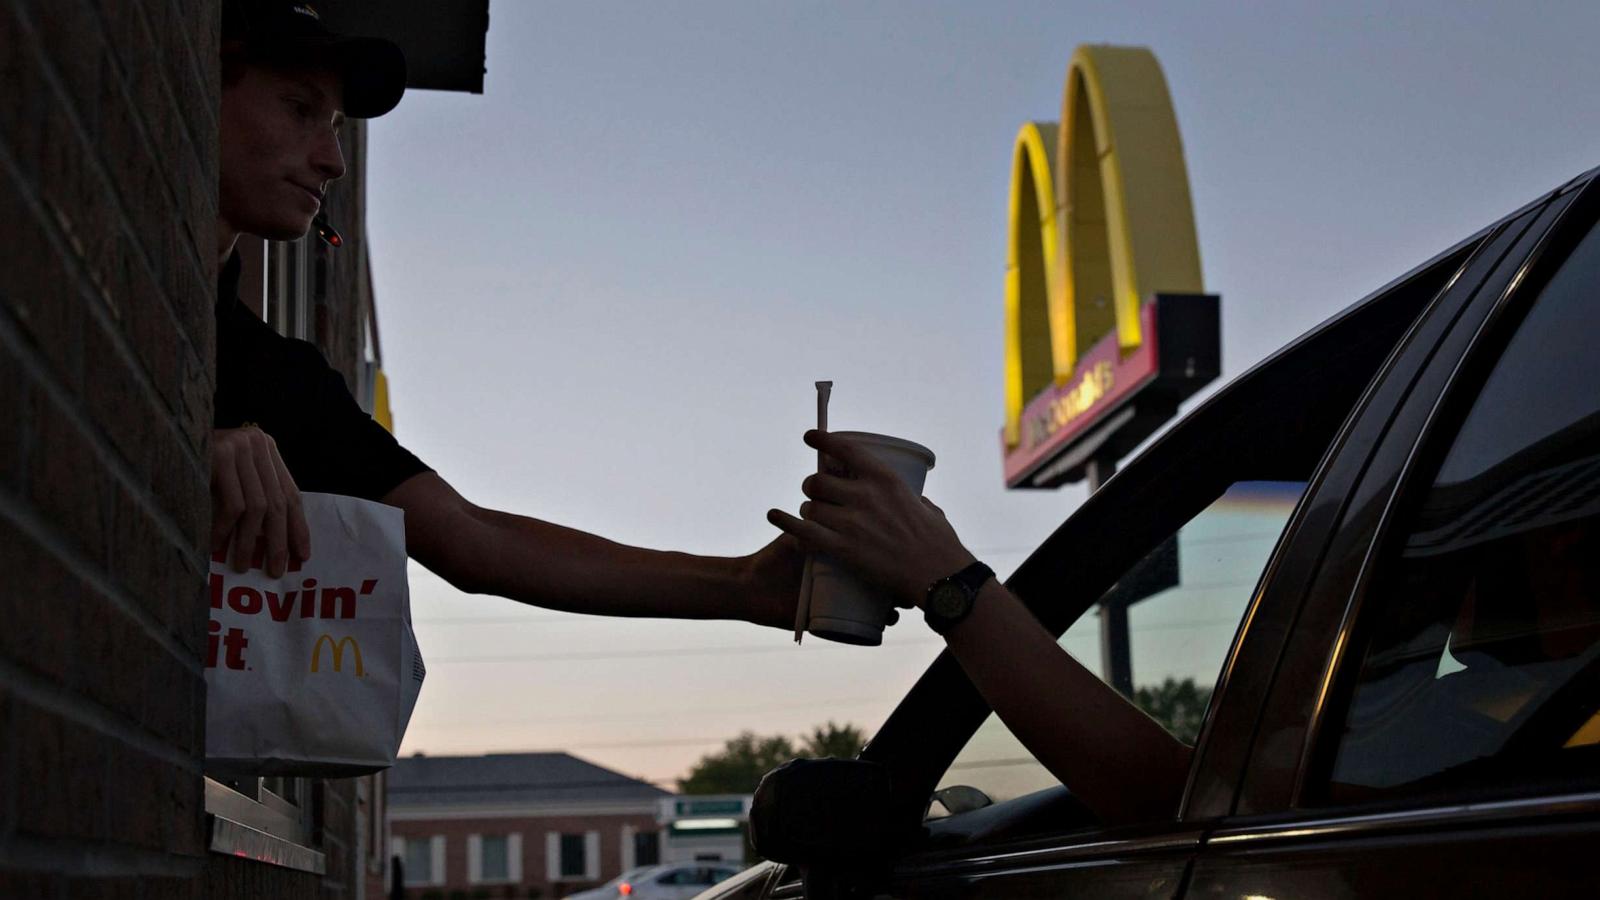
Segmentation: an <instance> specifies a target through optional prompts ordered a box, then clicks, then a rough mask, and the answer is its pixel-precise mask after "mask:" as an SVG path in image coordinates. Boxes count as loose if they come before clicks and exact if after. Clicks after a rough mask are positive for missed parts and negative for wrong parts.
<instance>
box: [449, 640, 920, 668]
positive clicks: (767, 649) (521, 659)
mask: <svg viewBox="0 0 1600 900" xmlns="http://www.w3.org/2000/svg"><path fill="white" fill-rule="evenodd" d="M935 644H937V645H939V646H941V647H942V646H944V641H943V640H922V641H898V642H895V643H892V644H884V645H883V646H882V648H880V649H888V648H890V647H928V646H932V645H935ZM846 646H847V645H845V644H834V643H821V642H818V643H817V645H816V649H819V650H840V649H844V648H845V647H846ZM782 652H791V653H792V652H794V648H793V647H791V646H788V645H779V646H771V645H759V646H745V647H679V648H674V649H668V650H632V651H622V652H618V651H614V650H601V651H595V652H592V653H535V654H526V653H524V654H515V655H509V656H451V657H445V658H443V659H430V660H427V663H428V665H430V666H438V665H452V664H462V663H543V662H576V661H599V660H613V659H662V658H669V657H687V656H738V655H742V654H751V653H757V654H759V653H782Z"/></svg>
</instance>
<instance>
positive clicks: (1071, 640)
mask: <svg viewBox="0 0 1600 900" xmlns="http://www.w3.org/2000/svg"><path fill="white" fill-rule="evenodd" d="M1304 486H1305V485H1304V482H1299V481H1250V482H1239V483H1237V484H1234V485H1233V486H1232V487H1230V488H1229V489H1228V490H1227V491H1226V492H1225V493H1224V494H1223V495H1222V496H1221V497H1220V498H1218V499H1217V500H1216V501H1215V502H1213V503H1212V504H1211V505H1210V506H1208V507H1207V508H1206V509H1205V510H1204V511H1202V512H1201V513H1200V514H1199V515H1197V516H1195V517H1194V518H1193V519H1190V520H1189V521H1188V522H1187V523H1184V525H1183V526H1182V527H1181V528H1179V529H1178V530H1177V531H1176V532H1175V533H1174V534H1172V535H1171V537H1170V538H1168V539H1167V540H1166V541H1163V542H1162V543H1161V544H1160V545H1158V546H1157V547H1156V548H1155V549H1154V550H1152V551H1151V552H1150V553H1148V554H1147V555H1146V556H1145V557H1144V558H1143V559H1141V560H1140V561H1139V562H1138V563H1137V564H1135V565H1134V566H1133V567H1131V568H1130V569H1128V571H1127V572H1126V574H1125V575H1124V576H1123V577H1122V578H1121V579H1120V580H1119V581H1118V582H1117V584H1116V585H1114V586H1113V587H1112V588H1111V589H1110V590H1108V591H1107V592H1106V593H1105V595H1104V596H1103V597H1102V598H1101V603H1100V604H1097V605H1096V606H1093V607H1091V608H1090V609H1089V611H1088V612H1086V613H1084V614H1083V615H1082V616H1081V617H1079V619H1078V620H1077V621H1076V622H1074V623H1073V625H1072V627H1071V628H1069V629H1067V631H1066V633H1065V634H1063V635H1062V636H1061V639H1060V641H1059V643H1060V644H1061V646H1062V647H1063V648H1065V649H1066V651H1067V652H1068V653H1070V654H1072V655H1073V656H1074V657H1075V658H1076V659H1077V660H1078V661H1079V662H1081V663H1083V664H1084V665H1085V666H1086V667H1088V668H1089V669H1090V670H1092V671H1095V672H1097V673H1099V674H1100V675H1101V677H1102V678H1103V679H1105V680H1107V681H1109V682H1111V683H1113V684H1115V683H1116V679H1113V678H1111V677H1109V673H1108V666H1107V657H1106V654H1105V653H1104V648H1105V642H1106V639H1107V637H1108V635H1107V634H1106V632H1105V629H1104V628H1103V627H1102V625H1103V623H1102V618H1103V617H1104V615H1105V610H1106V609H1108V608H1113V609H1114V608H1116V607H1121V608H1122V609H1124V610H1126V621H1127V630H1126V635H1127V643H1126V651H1127V658H1128V660H1129V662H1130V663H1131V665H1130V666H1129V670H1130V671H1129V672H1128V674H1129V675H1131V683H1132V685H1133V687H1134V692H1133V696H1134V700H1135V702H1136V703H1138V705H1139V706H1140V707H1141V708H1143V709H1144V710H1145V712H1147V713H1149V714H1150V715H1151V716H1152V717H1154V718H1155V719H1156V720H1157V721H1159V722H1161V724H1162V725H1163V726H1165V727H1166V728H1167V730H1168V731H1170V732H1172V733H1173V734H1174V735H1175V736H1177V737H1178V738H1179V739H1181V740H1183V741H1184V742H1186V743H1191V744H1192V743H1193V742H1194V740H1195V736H1196V735H1197V734H1198V733H1199V730H1200V722H1201V719H1202V718H1203V716H1204V715H1205V710H1206V704H1207V702H1208V701H1209V700H1210V697H1211V689H1212V687H1213V686H1214V685H1215V683H1216V680H1217V675H1218V673H1219V671H1220V669H1221V666H1222V662H1223V659H1224V657H1225V656H1226V654H1227V651H1228V648H1229V646H1231V644H1232V642H1233V638H1234V634H1235V633H1236V632H1237V630H1238V627H1239V620H1240V618H1241V617H1242V615H1243V613H1244V610H1245V608H1246V606H1247V604H1248V603H1249V601H1250V596H1251V591H1252V589H1253V588H1254V587H1255V584H1256V581H1257V579H1258V578H1259V576H1260V574H1261V570H1262V568H1263V567H1264V566H1265V564H1266V561H1267V557H1268V555H1269V554H1270V553H1271V552H1272V548H1273V546H1274V544H1275V543H1276V542H1277V539H1278V535H1279V533H1280V532H1281V531H1282V530H1283V526H1284V524H1285V523H1286V522H1287V521H1288V519H1289V515H1290V513H1291V512H1292V511H1293V509H1294V506H1295V503H1296V502H1297V501H1298V500H1299V498H1300V494H1301V492H1302V490H1303V488H1304ZM1111 639H1112V640H1113V641H1115V640H1116V638H1115V637H1114V636H1112V637H1111ZM1039 689H1040V690H1049V689H1050V685H1045V684H1041V685H1040V686H1039ZM1057 784H1060V782H1059V781H1058V780H1057V779H1056V778H1055V776H1053V775H1051V774H1050V772H1049V771H1048V770H1046V769H1045V768H1044V766H1043V765H1041V764H1040V763H1039V761H1038V760H1036V759H1035V758H1034V756H1033V754H1032V753H1030V752H1029V751H1028V750H1027V749H1026V748H1025V747H1024V746H1023V745H1022V743H1021V741H1019V740H1018V739H1017V738H1016V737H1015V736H1014V735H1012V733H1011V731H1010V729H1008V728H1006V726H1005V723H1003V722H1001V721H1000V719H999V717H998V716H996V715H994V714H992V713H991V714H990V715H989V717H988V718H987V719H986V720H985V721H984V723H983V725H982V726H980V727H979V728H978V731H977V733H976V734H974V735H973V737H972V739H971V740H970V741H969V742H968V743H967V745H966V747H965V748H964V749H963V750H962V751H961V754H960V755H959V756H957V757H956V760H955V762H954V763H953V764H952V765H951V766H950V768H949V769H948V770H947V771H946V773H945V776H944V778H943V779H942V780H941V782H940V785H939V787H940V788H941V789H942V788H945V787H950V786H954V785H969V786H972V787H976V788H978V789H979V790H981V791H983V792H984V793H985V794H987V795H988V796H989V798H990V799H992V800H994V801H996V802H999V801H1003V800H1009V799H1012V798H1014V797H1018V796H1021V795H1023V794H1028V793H1032V792H1033V791H1037V790H1041V789H1043V788H1047V787H1053V786H1055V785H1057ZM941 812H943V811H942V810H940V809H939V808H938V806H935V808H934V809H933V810H932V813H933V814H934V815H938V814H940V813H941Z"/></svg>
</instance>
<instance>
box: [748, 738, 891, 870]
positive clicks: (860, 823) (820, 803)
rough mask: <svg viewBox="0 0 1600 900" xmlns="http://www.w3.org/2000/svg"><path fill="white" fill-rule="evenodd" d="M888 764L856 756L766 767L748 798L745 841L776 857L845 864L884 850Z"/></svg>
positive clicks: (859, 864)
mask: <svg viewBox="0 0 1600 900" xmlns="http://www.w3.org/2000/svg"><path fill="white" fill-rule="evenodd" d="M891 787H892V785H891V781H890V777H889V770H888V769H887V768H886V767H884V766H882V765H880V764H878V763H875V762H869V761H867V760H863V759H795V760H790V761H789V762H786V763H784V764H783V765H781V766H779V767H777V768H776V769H773V770H772V771H771V772H768V773H767V774H766V775H765V776H764V777H763V778H762V779H761V784H760V786H758V787H757V788H756V793H755V797H754V798H753V799H752V800H751V803H750V843H751V844H752V845H753V846H754V847H755V850H756V852H757V853H759V854H761V855H762V856H764V857H766V858H767V859H770V860H773V861H775V862H781V863H787V864H789V865H794V866H800V867H801V868H805V869H812V868H816V869H825V870H833V871H840V870H843V871H851V870H861V869H871V868H877V867H881V866H884V865H886V864H887V863H888V861H889V859H890V858H891V853H892V851H893V846H894V840H893V838H894V828H893V827H892V823H891V814H892V807H891V802H892V798H891V791H890V789H891Z"/></svg>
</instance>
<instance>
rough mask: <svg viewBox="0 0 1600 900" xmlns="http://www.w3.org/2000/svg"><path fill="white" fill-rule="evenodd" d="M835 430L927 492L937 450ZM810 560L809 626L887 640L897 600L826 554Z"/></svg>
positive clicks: (838, 635)
mask: <svg viewBox="0 0 1600 900" xmlns="http://www.w3.org/2000/svg"><path fill="white" fill-rule="evenodd" d="M834 433H835V434H836V435H838V436H840V437H845V438H849V439H850V440H852V441H854V442H855V443H857V444H861V445H863V446H865V447H866V449H867V450H868V451H869V452H870V453H871V454H872V455H873V456H874V457H876V458H877V459H878V460H879V461H880V462H882V463H884V464H885V465H887V466H888V467H889V468H891V469H893V470H894V473H895V474H896V475H899V476H900V478H901V480H903V481H904V482H905V483H906V485H907V486H909V487H910V488H911V490H912V491H913V492H915V493H916V494H918V495H919V496H920V495H921V494H922V485H923V482H924V481H926V480H927V477H928V470H929V469H931V468H933V451H932V450H929V449H928V448H927V447H924V446H922V445H921V444H916V443H912V442H911V441H907V440H902V439H901V438H897V437H890V436H888V435H886V434H870V433H868V432H865V431H838V432H834ZM829 463H830V464H831V463H832V460H829ZM806 565H808V566H810V567H811V605H810V611H811V614H810V618H809V619H808V620H807V624H806V630H807V631H809V632H811V633H812V634H814V635H816V636H817V637H819V638H826V639H827V640H830V641H839V642H841V643H845V644H859V645H862V646H867V647H876V646H878V645H879V644H881V643H883V626H884V623H885V622H886V621H887V620H888V618H889V610H891V609H892V608H893V607H894V601H893V600H892V599H891V598H889V597H888V596H887V595H885V594H884V593H883V592H882V591H880V590H878V589H876V588H874V587H873V586H872V585H870V584H867V583H866V582H863V581H862V580H861V579H859V578H857V577H856V576H855V575H854V574H853V573H852V572H851V571H850V570H849V569H847V568H845V567H844V566H843V565H841V564H840V563H839V562H838V561H837V560H835V559H833V558H832V557H830V556H828V555H827V554H824V553H818V554H815V555H814V556H812V557H811V558H809V559H807V560H806Z"/></svg>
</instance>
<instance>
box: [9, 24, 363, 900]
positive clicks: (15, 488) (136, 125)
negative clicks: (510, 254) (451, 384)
mask: <svg viewBox="0 0 1600 900" xmlns="http://www.w3.org/2000/svg"><path fill="white" fill-rule="evenodd" d="M219 28H220V22H219V10H218V4H217V3H215V2H208V0H0V91H3V94H4V102H3V103H0V573H4V575H5V582H4V587H0V614H3V615H4V627H3V628H0V736H3V737H0V897H5V898H11V897H19V898H22V897H26V898H45V900H65V898H77V897H100V896H106V897H112V896H115V897H130V898H144V897H151V898H154V897H192V898H269V897H270V898H279V897H322V898H326V900H338V898H345V897H351V896H356V895H357V894H358V893H359V888H360V878H359V875H358V872H359V867H360V865H361V855H362V853H361V850H362V848H361V844H360V840H359V831H358V823H357V819H358V807H357V801H356V782H355V781H354V780H343V781H328V782H322V783H319V785H318V787H317V790H318V792H319V793H320V794H321V796H322V798H323V804H322V807H321V809H322V822H321V827H320V828H319V834H320V836H321V839H322V849H323V850H324V852H325V853H326V854H327V858H328V875H327V876H326V877H325V878H320V879H319V878H317V877H316V876H313V875H308V874H306V873H302V872H297V871H293V870H289V869H283V868H278V867H274V866H269V865H264V864H261V863H256V862H250V861H245V860H239V859H234V858H230V857H227V856H223V855H219V854H210V853H207V852H206V848H205V843H206V822H205V813H204V809H203V788H202V779H201V774H200V772H201V757H202V753H203V749H204V713H205V683H204V677H203V670H202V668H201V665H200V660H201V658H202V657H201V654H202V652H203V650H204V647H205V623H206V603H205V598H204V593H203V589H202V585H203V583H204V571H205V565H206V557H205V553H204V545H205V542H206V538H207V531H208V528H209V511H210V504H209V496H208V484H209V475H208V459H209V453H210V447H209V440H210V434H211V428H210V422H211V396H212V392H213V389H214V380H213V379H214V367H213V365H212V356H213V352H214V350H213V346H214V334H213V330H214V326H213V318H212V312H211V310H212V303H213V300H214V297H215V283H216V268H217V262H216V259H215V254H216V246H215V231H214V229H215V222H216V183H217V159H216V149H215V148H216V144H217V135H216V130H217V115H216V110H217V104H218V99H219V93H218V92H219V90H220V85H219V77H218V71H217V50H218V48H217V42H218V33H219ZM112 37H114V38H115V40H112V39H111V38H112ZM358 173H359V169H358V168H356V167H354V166H353V167H352V173H351V175H352V177H350V178H349V179H348V180H347V181H346V183H345V185H344V186H342V187H341V188H340V189H339V191H340V193H339V195H338V199H337V200H335V201H334V202H336V203H338V204H339V208H340V209H342V210H343V212H342V213H341V215H343V216H344V218H343V219H339V220H336V221H340V223H341V226H342V227H343V229H344V230H345V232H346V236H347V237H353V243H356V244H357V247H356V248H347V250H353V251H354V252H350V253H348V255H345V256H341V257H338V258H334V259H332V260H330V264H329V266H328V277H329V279H330V280H329V282H328V297H327V298H326V299H325V300H324V301H323V303H322V304H321V305H319V307H318V317H319V325H321V324H322V321H326V323H327V324H326V330H323V329H321V328H319V334H321V335H322V336H323V337H324V338H325V339H324V340H323V341H321V343H322V344H323V345H324V347H325V349H326V350H327V351H328V353H329V356H330V358H331V359H334V360H335V363H336V365H339V366H340V368H341V369H342V370H344V371H345V372H346V375H347V377H349V378H351V379H352V383H353V376H354V371H355V370H354V364H355V363H356V361H357V360H358V359H359V353H360V346H361V344H360V336H359V331H358V330H357V328H356V325H355V324H353V323H355V322H358V321H359V308H360V307H359V304H360V302H361V301H360V300H358V299H357V298H360V297H366V296H369V295H367V294H366V293H365V290H366V287H365V278H366V266H365V257H364V253H365V248H364V247H360V246H359V235H360V232H361V230H362V229H361V227H360V216H361V215H362V212H363V208H364V204H363V202H362V196H361V194H362V187H361V184H360V178H359V174H358ZM352 232H353V233H354V235H352ZM341 252H345V251H341ZM358 259H359V265H357V262H356V261H357V260H358ZM352 286H355V288H359V289H360V290H359V291H358V290H356V289H355V288H353V287H352ZM345 298H348V299H345ZM324 307H325V308H324Z"/></svg>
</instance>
